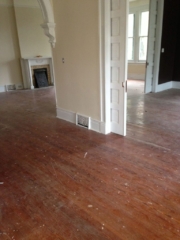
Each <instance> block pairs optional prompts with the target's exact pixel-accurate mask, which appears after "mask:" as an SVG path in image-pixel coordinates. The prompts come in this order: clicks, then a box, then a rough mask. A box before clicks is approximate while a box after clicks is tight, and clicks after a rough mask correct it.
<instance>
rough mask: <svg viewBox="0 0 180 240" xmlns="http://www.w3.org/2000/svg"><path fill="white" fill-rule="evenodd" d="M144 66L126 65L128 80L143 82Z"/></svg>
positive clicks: (136, 64)
mask: <svg viewBox="0 0 180 240" xmlns="http://www.w3.org/2000/svg"><path fill="white" fill-rule="evenodd" d="M145 75H146V65H145V64H144V63H129V64H128V79H137V80H145Z"/></svg>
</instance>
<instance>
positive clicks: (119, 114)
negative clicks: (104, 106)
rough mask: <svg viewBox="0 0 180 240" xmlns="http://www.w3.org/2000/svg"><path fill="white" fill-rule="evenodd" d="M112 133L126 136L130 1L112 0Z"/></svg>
mask: <svg viewBox="0 0 180 240" xmlns="http://www.w3.org/2000/svg"><path fill="white" fill-rule="evenodd" d="M110 12H111V14H110V21H111V41H110V42H111V61H110V65H111V66H110V67H111V70H110V72H111V74H110V76H111V82H110V118H111V119H110V121H111V131H112V132H114V133H117V134H120V135H123V136H125V135H126V108H127V100H126V99H127V84H126V80H127V17H128V1H127V0H111V11H110Z"/></svg>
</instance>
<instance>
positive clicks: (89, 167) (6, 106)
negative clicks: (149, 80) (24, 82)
mask: <svg viewBox="0 0 180 240" xmlns="http://www.w3.org/2000/svg"><path fill="white" fill-rule="evenodd" d="M140 91H141V90H139V92H140ZM169 97H170V99H169V100H170V101H169V102H170V103H169V106H165V107H163V104H162V101H164V99H165V100H166V101H168V95H167V94H166V93H165V94H164V95H162V94H161V95H157V97H156V96H152V95H151V96H149V95H148V96H146V97H145V96H142V95H140V96H139V95H137V94H133V93H131V94H130V96H129V103H130V101H132V100H133V102H134V105H133V106H130V105H128V114H129V115H128V116H129V123H128V136H127V137H125V138H124V137H120V136H118V135H115V134H109V135H107V136H105V135H101V134H98V133H96V132H93V131H88V130H86V129H83V128H79V127H77V126H75V125H73V124H70V123H68V122H65V121H61V120H59V119H57V118H56V113H55V100H54V89H53V88H47V89H40V90H33V91H32V90H31V91H19V92H8V93H2V94H0V101H1V102H3V104H1V106H0V116H1V117H0V182H1V183H2V184H0V239H3V240H4V239H16V240H17V239H18V240H22V239H24V240H34V239H37V240H41V239H47V240H51V239H52V240H56V239H60V240H61V239H65V240H71V239H72V240H74V239H77V240H81V239H82V240H85V239H87V240H88V239H89V240H91V239H93V240H96V239H97V240H106V239H107V240H111V239H112V240H116V239H117V240H121V239H122V240H126V239H127V240H141V239H142V240H144V239H145V240H152V239H154V240H156V239H163V240H166V239H167V240H172V239H173V240H176V239H180V195H179V192H180V155H179V154H180V153H179V145H178V142H179V141H178V139H179V137H180V135H179V132H178V131H176V132H175V131H174V128H175V127H177V125H178V124H179V123H178V122H177V118H178V116H179V112H178V111H177V109H178V93H177V92H176V94H175V100H173V99H171V98H172V97H173V94H171V93H170V96H169ZM156 98H157V102H158V104H157V106H156V105H155V102H156V101H155V100H156ZM142 99H144V100H143V101H145V102H144V103H145V104H146V106H147V107H148V108H147V109H148V110H147V111H148V112H150V111H151V110H150V109H151V108H153V106H154V108H153V111H154V112H155V111H156V108H158V107H161V109H163V111H161V114H162V116H163V117H162V119H161V122H162V125H160V121H159V119H158V116H159V115H157V116H154V118H153V116H152V118H151V119H148V118H147V117H146V118H145V119H144V120H143V121H142V119H143V118H142V112H143V111H144V108H142ZM153 104H154V105H153ZM173 106H174V109H173ZM135 109H136V110H135ZM168 109H169V110H168ZM164 110H165V111H168V117H165V112H164ZM137 113H139V114H137ZM163 114H164V115H163ZM148 116H149V117H150V115H148ZM171 117H172V119H173V120H172V123H174V124H175V125H173V124H172V128H171V127H170V126H168V125H167V122H168V121H170V119H171ZM163 119H164V122H163ZM156 121H157V125H156ZM167 126H168V127H167ZM165 127H167V129H166V128H165ZM164 129H165V130H167V131H165V130H164ZM171 130H172V132H173V137H172V139H170V133H171Z"/></svg>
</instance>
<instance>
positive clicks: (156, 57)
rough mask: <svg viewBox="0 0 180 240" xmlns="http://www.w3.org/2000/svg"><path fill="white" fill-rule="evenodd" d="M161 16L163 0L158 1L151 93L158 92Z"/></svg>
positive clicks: (162, 14)
mask: <svg viewBox="0 0 180 240" xmlns="http://www.w3.org/2000/svg"><path fill="white" fill-rule="evenodd" d="M163 16H164V0H158V13H157V26H156V41H155V55H154V71H153V82H152V92H158V89H159V85H158V81H159V67H160V58H161V40H162V29H163Z"/></svg>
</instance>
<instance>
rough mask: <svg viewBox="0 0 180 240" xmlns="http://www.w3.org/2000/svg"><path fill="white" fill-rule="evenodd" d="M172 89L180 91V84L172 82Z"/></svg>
mask: <svg viewBox="0 0 180 240" xmlns="http://www.w3.org/2000/svg"><path fill="white" fill-rule="evenodd" d="M172 88H176V89H180V82H175V81H173V82H172Z"/></svg>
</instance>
